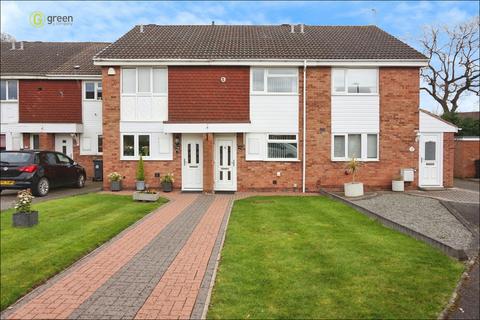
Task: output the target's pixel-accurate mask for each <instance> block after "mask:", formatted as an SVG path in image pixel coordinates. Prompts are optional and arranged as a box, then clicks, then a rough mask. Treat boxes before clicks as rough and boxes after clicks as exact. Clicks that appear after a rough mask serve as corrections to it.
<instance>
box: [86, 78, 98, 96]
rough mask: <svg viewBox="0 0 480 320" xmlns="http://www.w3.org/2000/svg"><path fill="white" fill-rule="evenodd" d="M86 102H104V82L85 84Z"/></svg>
mask: <svg viewBox="0 0 480 320" xmlns="http://www.w3.org/2000/svg"><path fill="white" fill-rule="evenodd" d="M85 100H102V82H100V81H98V82H93V81H92V82H90V81H89V82H85Z"/></svg>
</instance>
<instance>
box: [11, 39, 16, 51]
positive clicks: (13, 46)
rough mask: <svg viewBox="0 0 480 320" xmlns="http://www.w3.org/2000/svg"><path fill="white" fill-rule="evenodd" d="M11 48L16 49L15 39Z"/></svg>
mask: <svg viewBox="0 0 480 320" xmlns="http://www.w3.org/2000/svg"><path fill="white" fill-rule="evenodd" d="M10 50H15V41H12V49H10Z"/></svg>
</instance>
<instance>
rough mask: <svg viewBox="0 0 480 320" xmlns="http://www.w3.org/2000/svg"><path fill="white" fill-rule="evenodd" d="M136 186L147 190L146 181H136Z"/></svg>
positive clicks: (141, 189) (138, 188)
mask: <svg viewBox="0 0 480 320" xmlns="http://www.w3.org/2000/svg"><path fill="white" fill-rule="evenodd" d="M135 188H136V189H137V191H143V190H145V181H135Z"/></svg>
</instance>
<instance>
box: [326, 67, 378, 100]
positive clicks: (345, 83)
mask: <svg viewBox="0 0 480 320" xmlns="http://www.w3.org/2000/svg"><path fill="white" fill-rule="evenodd" d="M335 70H343V71H344V74H345V77H344V79H343V81H344V83H343V87H344V88H345V89H344V91H343V92H337V91H335V83H334V77H333V72H334V71H335ZM349 70H375V75H376V79H377V81H376V91H377V92H375V93H350V92H348V86H347V84H348V73H349V72H348V71H349ZM379 77H380V74H379V69H378V68H368V67H358V68H332V69H331V88H330V90H331V94H332V95H333V96H378V95H379V91H380V90H379V82H380V81H379V80H380V79H379Z"/></svg>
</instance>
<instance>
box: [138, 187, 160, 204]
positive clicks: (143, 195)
mask: <svg viewBox="0 0 480 320" xmlns="http://www.w3.org/2000/svg"><path fill="white" fill-rule="evenodd" d="M158 198H160V193H159V192H157V191H155V190H153V189H147V190H144V191H135V192H134V193H133V200H136V201H148V202H155V201H157V200H158Z"/></svg>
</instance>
